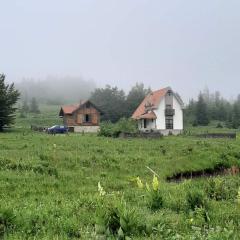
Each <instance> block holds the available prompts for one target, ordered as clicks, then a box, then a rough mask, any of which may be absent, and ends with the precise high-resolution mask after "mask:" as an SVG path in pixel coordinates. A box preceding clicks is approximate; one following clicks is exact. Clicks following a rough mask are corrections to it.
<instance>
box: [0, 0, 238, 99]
mask: <svg viewBox="0 0 240 240" xmlns="http://www.w3.org/2000/svg"><path fill="white" fill-rule="evenodd" d="M0 9H1V12H0V37H1V38H0V72H4V73H5V74H6V75H7V79H8V80H9V81H19V80H21V79H22V78H23V77H25V78H28V77H33V78H46V77H47V76H49V75H54V76H67V75H69V76H81V77H83V78H85V79H93V80H94V81H95V83H96V84H97V85H98V86H104V85H105V84H110V85H117V86H119V87H120V88H123V89H125V90H128V89H129V88H130V87H131V86H132V85H134V84H135V82H143V83H144V84H145V85H146V86H151V88H152V89H158V88H161V87H165V86H171V87H172V88H173V89H174V90H176V91H177V92H179V93H180V94H181V95H182V97H183V98H184V99H185V100H186V99H188V98H190V97H193V96H196V95H197V93H198V91H199V90H201V89H203V88H204V87H205V86H208V87H209V88H210V90H219V91H220V92H222V93H223V95H224V96H226V97H234V96H236V95H237V94H238V93H240V59H239V58H240V46H239V45H240V14H239V12H240V1H239V0H201V1H194V0H171V1H167V0H164V1H162V0H34V1H33V0H0Z"/></svg>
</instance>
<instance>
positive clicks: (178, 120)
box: [154, 95, 183, 130]
mask: <svg viewBox="0 0 240 240" xmlns="http://www.w3.org/2000/svg"><path fill="white" fill-rule="evenodd" d="M166 98H167V103H169V102H171V101H172V104H173V109H175V114H174V116H173V128H174V130H183V111H182V107H181V105H180V104H179V102H178V100H177V99H176V97H175V96H174V95H173V97H172V100H170V99H169V96H166ZM165 108H166V99H165V98H163V99H162V100H161V102H160V104H159V107H158V109H156V110H154V113H155V114H156V116H157V119H156V125H157V129H158V130H166V122H165Z"/></svg>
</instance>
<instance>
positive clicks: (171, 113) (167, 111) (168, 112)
mask: <svg viewBox="0 0 240 240" xmlns="http://www.w3.org/2000/svg"><path fill="white" fill-rule="evenodd" d="M174 115H175V109H172V108H166V109H165V116H174Z"/></svg>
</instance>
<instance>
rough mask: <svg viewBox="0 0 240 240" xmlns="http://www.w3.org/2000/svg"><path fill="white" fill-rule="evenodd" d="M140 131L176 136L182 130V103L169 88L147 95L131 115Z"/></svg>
mask: <svg viewBox="0 0 240 240" xmlns="http://www.w3.org/2000/svg"><path fill="white" fill-rule="evenodd" d="M132 118H133V119H135V120H137V121H138V128H139V130H140V131H160V132H161V133H162V134H163V135H169V134H174V135H177V134H179V133H181V132H182V130H183V101H182V100H181V98H180V96H179V95H178V94H177V93H175V92H173V91H172V89H171V88H170V87H167V88H163V89H160V90H157V91H154V92H151V93H149V94H148V95H147V96H146V97H145V99H144V100H143V101H142V103H141V104H140V105H139V106H138V108H137V109H136V110H135V112H134V113H133V115H132Z"/></svg>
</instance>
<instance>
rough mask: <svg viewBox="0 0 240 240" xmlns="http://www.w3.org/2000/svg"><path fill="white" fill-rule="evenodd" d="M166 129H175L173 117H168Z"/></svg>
mask: <svg viewBox="0 0 240 240" xmlns="http://www.w3.org/2000/svg"><path fill="white" fill-rule="evenodd" d="M166 129H173V118H166Z"/></svg>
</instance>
